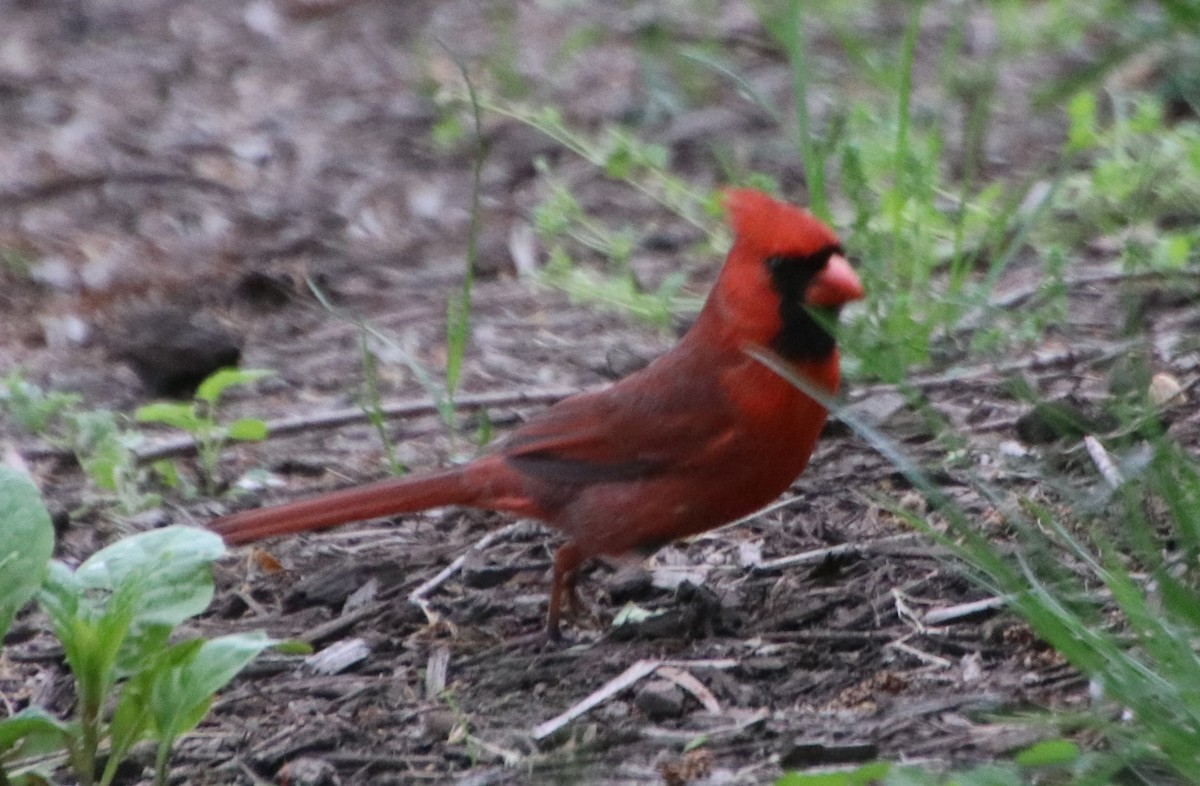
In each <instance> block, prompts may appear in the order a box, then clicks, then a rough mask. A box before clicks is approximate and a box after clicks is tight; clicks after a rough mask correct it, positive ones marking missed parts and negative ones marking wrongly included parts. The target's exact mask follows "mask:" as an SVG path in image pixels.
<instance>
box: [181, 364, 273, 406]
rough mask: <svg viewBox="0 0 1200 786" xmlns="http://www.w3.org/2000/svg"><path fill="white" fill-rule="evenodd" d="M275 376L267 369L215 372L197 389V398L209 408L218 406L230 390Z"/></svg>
mask: <svg viewBox="0 0 1200 786" xmlns="http://www.w3.org/2000/svg"><path fill="white" fill-rule="evenodd" d="M274 374H275V372H274V371H271V370H270V369H265V368H223V369H220V370H219V371H214V372H213V373H212V374H210V375H209V377H208V378H207V379H205V380H204V381H203V382H201V383H200V387H198V388H196V398H197V399H199V400H200V401H203V402H205V403H207V404H208V405H209V406H216V404H217V401H218V400H219V399H220V398H221V394H222V393H224V392H225V391H226V390H227V389H228V388H231V387H235V386H237V385H248V384H250V383H251V382H258V381H259V380H260V379H266V378H267V377H270V376H273V375H274Z"/></svg>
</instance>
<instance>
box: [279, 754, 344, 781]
mask: <svg viewBox="0 0 1200 786" xmlns="http://www.w3.org/2000/svg"><path fill="white" fill-rule="evenodd" d="M279 779H280V781H281V782H282V783H286V784H288V786H341V783H342V780H341V778H339V777H338V774H337V769H336V768H335V767H334V766H333V764H331V763H330V762H328V761H326V760H325V759H318V758H317V757H315V756H301V757H300V758H298V759H293V760H292V761H289V762H288V763H287V764H285V765H283V767H281V768H280V770H279Z"/></svg>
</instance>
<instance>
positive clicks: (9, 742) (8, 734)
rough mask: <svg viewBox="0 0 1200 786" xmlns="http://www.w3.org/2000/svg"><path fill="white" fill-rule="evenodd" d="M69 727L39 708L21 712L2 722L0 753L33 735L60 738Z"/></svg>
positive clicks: (0, 724) (0, 728) (0, 721)
mask: <svg viewBox="0 0 1200 786" xmlns="http://www.w3.org/2000/svg"><path fill="white" fill-rule="evenodd" d="M68 730H69V726H68V725H67V724H66V723H63V722H62V721H60V720H59V719H58V718H56V717H54V716H53V715H51V714H50V713H48V712H46V711H45V710H43V709H41V708H38V707H29V708H26V709H24V710H21V711H20V712H18V713H17V714H16V715H13V716H12V717H11V718H5V719H4V720H0V752H3V751H6V750H8V749H10V748H12V746H13V745H15V744H16V743H17V742H19V741H21V740H23V739H25V738H27V737H31V736H33V735H50V736H54V737H58V738H59V739H60V741H61V738H62V735H64V734H66V733H67V732H68Z"/></svg>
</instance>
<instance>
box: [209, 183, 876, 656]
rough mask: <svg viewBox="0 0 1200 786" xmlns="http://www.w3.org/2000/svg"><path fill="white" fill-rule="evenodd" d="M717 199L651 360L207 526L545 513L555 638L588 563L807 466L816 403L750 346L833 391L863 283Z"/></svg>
mask: <svg viewBox="0 0 1200 786" xmlns="http://www.w3.org/2000/svg"><path fill="white" fill-rule="evenodd" d="M725 207H726V211H727V212H728V214H729V218H730V222H731V224H732V225H733V230H734V235H735V237H734V243H733V248H732V249H730V251H729V257H728V259H727V260H726V262H725V267H724V268H723V269H722V271H721V274H720V276H719V277H718V278H717V283H716V285H715V286H714V287H713V290H712V293H711V294H710V295H709V297H708V300H707V302H706V303H705V304H704V308H703V309H702V310H701V312H700V315H699V317H698V318H697V319H696V322H695V324H694V325H693V326H692V328H691V329H690V330H689V331H688V332H687V334H686V335H685V336H684V337H683V339H682V340H681V341H680V342H679V344H677V345H676V346H675V348H674V349H672V350H671V351H670V352H668V353H667V354H665V355H663V356H662V357H660V358H658V360H656V361H655V362H654V363H652V364H650V365H649V366H647V367H646V368H644V369H642V370H641V371H639V372H637V373H635V374H632V375H630V376H629V377H626V378H625V379H622V380H621V381H619V382H617V383H615V384H613V385H611V386H610V387H608V388H605V389H603V390H599V391H595V392H588V393H581V394H579V395H576V396H571V397H570V398H567V399H564V400H563V401H560V402H558V403H557V404H555V405H553V406H551V407H550V408H548V409H546V410H545V411H544V412H541V413H540V414H538V415H536V416H535V417H533V418H532V419H531V420H530V421H529V422H527V423H525V424H524V425H522V426H521V427H520V428H518V429H517V430H516V431H514V432H513V433H512V434H510V435H509V436H508V437H507V438H506V439H504V440H503V441H502V442H501V443H500V444H499V445H497V446H496V447H495V449H494V450H493V451H492V452H490V453H488V454H486V455H483V456H481V457H479V458H477V459H475V460H474V461H472V462H470V463H468V464H466V465H464V466H461V467H456V468H454V469H447V470H442V471H440V472H435V473H431V474H427V475H424V476H418V477H402V478H393V479H390V480H383V481H379V482H376V483H372V484H370V485H366V486H362V487H358V488H349V489H345V490H342V491H336V492H333V493H330V494H325V495H322V496H318V497H314V498H312V499H307V500H301V501H298V502H292V503H288V504H285V505H279V506H277V507H272V508H266V509H260V510H251V511H246V512H242V513H236V514H233V515H231V516H226V517H224V518H220V519H217V520H216V521H214V522H213V523H212V529H213V530H215V531H216V532H217V533H219V534H220V535H221V536H222V537H223V538H224V539H225V541H226V542H227V543H230V544H240V543H247V542H250V541H255V540H259V539H261V538H266V537H270V536H272V535H282V534H286V533H290V532H303V531H307V530H313V529H318V528H321V527H327V526H330V525H334V524H343V523H346V522H349V521H357V520H360V519H370V518H375V517H378V516H390V515H394V514H397V513H411V512H415V511H420V510H425V509H426V508H433V507H440V506H442V505H463V506H466V507H471V508H480V509H484V510H498V511H504V512H507V513H512V514H515V515H517V516H525V517H529V518H534V519H538V520H540V521H543V522H545V523H547V524H549V525H550V526H552V527H554V528H555V529H558V530H561V531H562V532H563V533H564V534H565V535H566V536H567V542H566V544H564V545H563V546H561V547H560V548H559V549H558V551H557V552H556V553H555V555H554V581H553V586H552V588H551V592H550V608H549V612H548V615H547V630H548V632H549V633H550V635H551V636H552V637H555V638H557V636H558V622H559V612H560V609H561V603H562V600H563V596H564V594H566V595H567V597H568V600H569V601H571V603H572V604H573V605H574V603H575V601H576V600H577V596H576V594H575V580H576V577H577V571H578V569H579V566H580V565H581V564H582V563H583V561H584V560H586V559H588V558H589V557H593V556H597V555H602V554H607V555H620V554H625V553H628V552H636V553H640V554H649V553H652V552H653V551H654V550H655V549H657V548H659V547H660V546H662V545H664V544H666V543H668V542H670V541H673V540H676V539H677V538H683V537H686V536H688V535H694V534H696V533H698V532H704V531H706V530H709V529H712V528H714V527H718V526H720V525H722V524H725V523H727V522H729V521H733V520H734V519H737V518H740V517H742V516H745V515H747V514H749V513H752V512H754V511H755V510H757V509H758V508H760V507H763V506H764V505H766V504H767V503H769V502H771V501H772V500H773V499H775V498H776V497H778V496H779V495H780V494H782V493H783V492H784V491H785V490H786V489H787V488H788V486H789V485H791V483H792V481H793V480H795V479H796V477H797V476H798V475H799V474H800V473H801V472H802V471H803V470H804V467H805V465H807V463H808V458H809V456H810V455H811V454H812V451H813V447H814V446H815V444H816V441H817V437H818V435H819V434H820V433H821V428H822V426H823V425H824V423H825V417H826V414H827V413H826V411H825V408H824V407H822V406H821V405H820V404H819V403H817V402H816V401H814V400H813V399H812V398H810V397H809V396H807V395H805V394H804V393H803V392H801V391H800V390H798V389H797V388H796V386H795V385H793V384H792V383H791V382H789V381H787V380H785V379H784V378H783V377H782V376H780V375H779V374H777V373H776V372H775V371H772V370H771V369H769V368H768V367H767V366H766V365H764V364H763V362H761V361H760V360H757V359H755V358H753V357H751V356H750V354H748V353H750V352H754V351H755V350H756V349H765V350H768V351H770V352H772V353H773V354H774V355H775V356H776V357H777V358H779V359H781V361H782V362H784V363H786V364H787V365H789V366H790V367H791V370H792V371H794V372H795V373H796V374H797V375H799V376H800V377H801V378H802V379H804V380H806V381H807V382H808V383H809V384H811V385H812V386H813V388H812V389H815V390H821V391H825V392H827V393H829V394H833V393H834V392H836V390H837V387H838V380H839V374H838V352H837V347H836V346H835V344H834V338H833V336H832V335H831V334H830V333H829V332H828V330H827V329H826V328H827V326H828V325H829V324H830V323H829V321H828V320H829V319H836V316H837V313H838V311H839V309H840V308H841V307H842V306H843V305H845V304H846V303H848V302H849V301H852V300H857V299H859V298H861V297H862V296H863V288H862V284H861V283H860V282H859V280H858V276H857V275H855V273H854V271H853V270H852V269H851V268H850V265H849V264H848V263H847V262H846V259H845V257H844V256H843V252H842V247H841V245H840V243H839V242H838V238H837V236H836V235H834V233H833V232H832V231H831V230H830V229H829V228H828V227H826V226H825V225H824V224H822V223H821V222H820V221H818V220H817V219H816V218H814V217H813V216H812V215H811V214H809V213H808V212H806V211H804V210H801V209H800V208H797V207H793V206H791V205H787V204H783V203H781V202H777V201H775V200H774V199H771V198H770V197H768V196H766V195H765V194H762V193H760V192H758V191H752V190H748V189H734V190H730V191H728V192H726V195H725ZM814 314H816V318H814Z"/></svg>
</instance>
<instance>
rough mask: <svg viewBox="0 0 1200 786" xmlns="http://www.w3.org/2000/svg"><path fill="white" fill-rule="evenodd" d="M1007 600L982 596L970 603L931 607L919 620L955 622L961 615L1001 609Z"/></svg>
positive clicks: (934, 622)
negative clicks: (942, 607) (941, 607)
mask: <svg viewBox="0 0 1200 786" xmlns="http://www.w3.org/2000/svg"><path fill="white" fill-rule="evenodd" d="M1007 602H1008V598H1006V597H1002V596H998V597H991V598H984V599H983V600H973V601H971V602H970V603H959V604H957V605H955V606H947V607H946V608H944V609H933V610H932V611H927V612H926V613H925V616H923V617H922V618H921V622H923V623H924V624H926V625H944V624H946V623H947V622H955V621H957V620H960V619H962V618H963V617H970V616H973V615H975V614H978V613H979V612H981V611H994V610H995V609H1002V608H1004V604H1005V603H1007Z"/></svg>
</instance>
